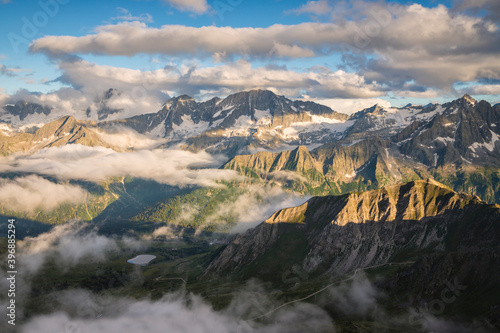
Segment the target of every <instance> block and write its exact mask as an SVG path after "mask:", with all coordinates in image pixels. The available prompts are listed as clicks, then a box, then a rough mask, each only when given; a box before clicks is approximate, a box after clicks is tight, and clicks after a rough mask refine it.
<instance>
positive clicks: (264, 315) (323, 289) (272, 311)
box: [246, 261, 415, 321]
mask: <svg viewBox="0 0 500 333" xmlns="http://www.w3.org/2000/svg"><path fill="white" fill-rule="evenodd" d="M413 263H415V261H405V262H389V263H386V264H380V265H374V266H368V267H363V268H358V269H356V270H355V271H354V273H353V274H352V276H350V277H348V278H346V279H343V280H339V281H335V282H333V283H330V284H329V285H327V286H326V287H323V288H321V289H320V290H318V291H315V292H314V293H312V294H310V295H307V296H305V297H302V298H299V299H296V300H293V301H290V302H286V303H284V304H281V305H280V306H278V307H276V308H274V309H272V310H271V311H269V312H267V313H264V314H263V315H260V316H258V317H255V318H251V319H247V320H246V321H254V320H257V319H260V318H263V317H267V316H269V315H270V314H272V313H274V312H276V311H278V310H279V309H281V308H283V307H285V306H287V305H290V304H293V303H298V302H302V301H304V300H306V299H309V298H311V297H313V296H315V295H317V294H319V293H321V292H323V291H325V290H326V289H328V288H330V287H332V286H334V285H336V284H338V283H342V282H346V281H349V280H352V279H354V277H355V276H356V274H358V272H359V271H364V270H367V269H372V268H378V267H383V266H393V265H408V264H413Z"/></svg>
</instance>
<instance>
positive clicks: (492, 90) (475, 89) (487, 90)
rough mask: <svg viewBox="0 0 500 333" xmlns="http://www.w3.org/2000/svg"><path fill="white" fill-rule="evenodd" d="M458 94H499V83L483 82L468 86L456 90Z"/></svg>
mask: <svg viewBox="0 0 500 333" xmlns="http://www.w3.org/2000/svg"><path fill="white" fill-rule="evenodd" d="M458 93H459V94H466V93H467V94H469V95H500V84H485V85H476V86H470V87H467V88H463V89H460V90H458Z"/></svg>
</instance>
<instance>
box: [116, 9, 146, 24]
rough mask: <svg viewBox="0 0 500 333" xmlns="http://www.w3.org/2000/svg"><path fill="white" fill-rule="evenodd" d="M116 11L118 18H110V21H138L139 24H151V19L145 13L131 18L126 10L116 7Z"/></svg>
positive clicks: (130, 14)
mask: <svg viewBox="0 0 500 333" xmlns="http://www.w3.org/2000/svg"><path fill="white" fill-rule="evenodd" d="M116 10H117V11H118V16H115V17H112V18H111V19H112V20H116V21H139V22H146V23H152V22H153V17H152V16H151V15H150V14H148V13H146V14H141V15H139V16H133V15H132V13H130V12H129V11H128V9H125V8H121V7H117V8H116Z"/></svg>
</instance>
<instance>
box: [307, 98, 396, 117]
mask: <svg viewBox="0 0 500 333" xmlns="http://www.w3.org/2000/svg"><path fill="white" fill-rule="evenodd" d="M304 100H306V101H312V102H315V103H318V104H323V105H326V106H328V107H330V108H332V110H335V111H337V112H342V113H346V114H353V113H355V112H357V111H359V110H363V109H366V108H369V107H371V106H374V105H375V104H378V105H380V106H382V107H384V108H390V107H391V103H390V102H389V101H386V100H383V99H380V98H364V99H349V98H330V99H307V98H304Z"/></svg>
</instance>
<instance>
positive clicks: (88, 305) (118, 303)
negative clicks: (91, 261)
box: [23, 287, 334, 333]
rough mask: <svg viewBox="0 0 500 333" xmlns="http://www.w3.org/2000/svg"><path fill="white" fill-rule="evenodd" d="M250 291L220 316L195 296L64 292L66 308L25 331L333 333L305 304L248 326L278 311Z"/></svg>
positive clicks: (62, 301)
mask: <svg viewBox="0 0 500 333" xmlns="http://www.w3.org/2000/svg"><path fill="white" fill-rule="evenodd" d="M248 288H251V289H250V290H246V289H248ZM248 288H245V289H243V290H241V291H240V292H239V293H238V294H236V295H235V298H234V299H233V301H232V302H231V305H230V306H229V307H228V308H227V309H225V310H222V311H216V310H214V309H213V308H212V306H210V305H209V304H207V303H206V302H205V301H204V300H203V299H202V298H201V297H199V296H194V295H186V296H184V295H180V294H177V295H172V294H171V295H167V296H165V297H164V298H162V299H161V300H158V301H151V300H147V299H145V300H133V299H127V298H118V297H112V296H110V297H107V298H106V297H102V296H97V295H94V294H92V293H90V292H88V291H83V290H76V291H72V292H65V293H61V294H59V295H56V296H55V297H57V300H58V302H59V303H60V304H62V306H61V307H60V310H59V311H58V312H55V313H51V314H48V315H42V316H38V317H35V318H32V319H31V320H30V321H29V322H28V323H27V324H26V325H24V326H23V332H24V333H31V332H37V333H44V332H51V333H52V332H59V331H60V330H62V329H64V328H71V329H74V330H75V331H81V332H96V333H101V332H103V333H104V332H123V333H129V332H130V333H131V332H163V331H165V328H166V327H167V328H168V331H169V332H172V333H188V332H189V333H207V332H220V333H229V332H241V333H243V332H255V333H264V332H267V333H294V332H301V331H303V327H308V328H309V329H310V330H312V331H319V330H321V331H322V330H325V331H329V332H331V331H333V330H334V327H333V324H332V322H331V319H330V318H329V316H328V314H327V313H326V312H325V311H324V310H322V309H321V308H319V307H318V306H315V305H312V304H307V303H300V304H297V305H295V306H289V307H287V308H286V309H284V310H283V311H278V312H276V313H275V314H274V315H272V316H270V319H268V320H266V319H264V320H262V321H260V322H254V321H245V319H246V318H247V317H248V316H251V315H256V314H262V311H265V310H266V309H269V307H270V306H274V305H273V304H274V303H273V300H272V299H270V298H269V297H266V296H265V295H266V292H265V290H263V288H259V289H258V290H257V291H254V290H256V287H248ZM277 304H279V303H277ZM111 305H112V306H111ZM298 327H300V329H298Z"/></svg>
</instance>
